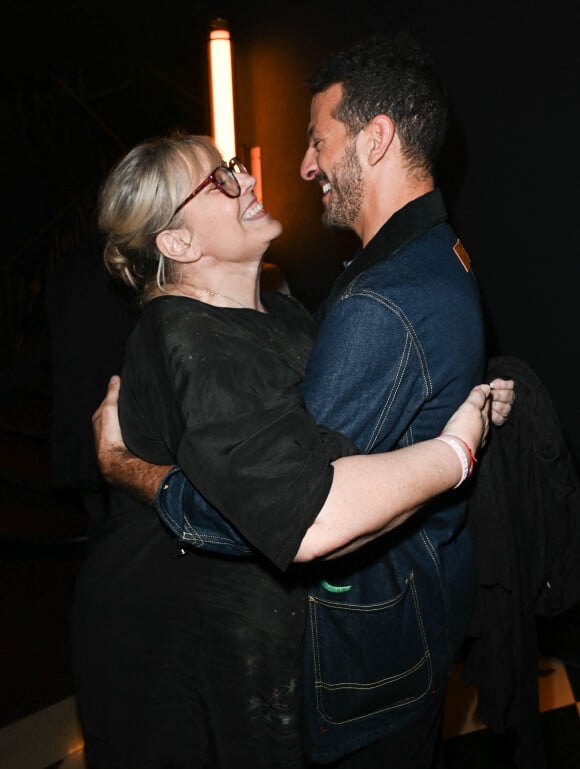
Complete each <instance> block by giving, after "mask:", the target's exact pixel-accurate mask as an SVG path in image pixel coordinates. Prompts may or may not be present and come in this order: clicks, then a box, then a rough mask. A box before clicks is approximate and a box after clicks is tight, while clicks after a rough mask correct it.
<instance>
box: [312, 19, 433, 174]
mask: <svg viewBox="0 0 580 769" xmlns="http://www.w3.org/2000/svg"><path fill="white" fill-rule="evenodd" d="M335 83H342V84H343V90H344V95H343V99H342V101H341V102H340V104H339V105H338V107H337V109H336V112H335V115H334V117H335V118H336V119H337V120H340V121H341V122H342V123H344V124H345V125H346V127H347V130H348V132H349V134H350V135H352V136H354V135H356V134H357V133H358V132H359V131H360V130H361V129H362V128H364V126H365V125H367V123H368V122H369V121H370V120H372V118H374V117H375V116H376V115H389V117H391V118H392V120H393V122H394V124H395V128H396V130H397V133H398V135H399V138H400V140H401V146H402V151H403V153H404V155H405V157H406V159H407V161H408V163H409V167H411V168H417V169H425V170H427V171H429V173H432V172H433V169H434V165H435V161H436V158H437V155H438V153H439V151H440V149H441V146H442V144H443V141H444V138H445V133H446V130H447V120H448V117H447V104H446V96H445V92H444V89H443V85H442V83H441V82H440V80H439V77H438V76H437V73H436V72H435V69H434V67H433V64H432V61H431V59H430V57H429V56H428V54H427V52H426V51H425V50H423V48H422V47H421V45H420V43H419V42H418V41H417V40H416V39H415V38H414V37H412V36H411V35H410V34H409V33H408V32H400V31H399V32H396V33H394V34H392V35H389V34H382V35H373V36H372V37H369V38H366V39H363V40H359V41H358V42H356V43H355V44H354V45H352V46H351V47H350V48H347V49H344V50H342V51H340V52H338V53H337V54H334V55H332V56H330V57H329V58H327V59H326V60H324V61H323V62H322V63H321V64H320V66H319V67H318V69H317V70H316V71H315V72H314V73H313V74H312V75H311V76H310V78H309V79H308V86H309V88H310V91H311V93H312V95H315V94H317V93H320V92H321V91H325V90H326V89H327V88H329V87H330V86H331V85H334V84H335Z"/></svg>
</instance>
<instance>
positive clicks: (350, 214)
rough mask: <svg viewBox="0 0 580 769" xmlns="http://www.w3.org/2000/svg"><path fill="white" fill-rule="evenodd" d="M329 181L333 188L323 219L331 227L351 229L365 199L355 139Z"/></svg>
mask: <svg viewBox="0 0 580 769" xmlns="http://www.w3.org/2000/svg"><path fill="white" fill-rule="evenodd" d="M329 181H330V184H331V186H332V189H331V193H330V197H329V199H328V204H327V206H326V208H325V210H324V212H323V214H322V221H323V223H324V224H326V225H328V226H329V227H339V228H340V229H351V228H352V225H353V224H354V222H355V221H356V219H357V217H358V215H359V213H360V210H361V206H362V200H363V180H362V168H361V164H360V162H359V159H358V157H357V154H356V146H355V142H354V141H352V142H350V144H349V145H348V146H347V148H346V150H345V153H344V159H343V161H342V165H340V166H335V168H334V169H333V172H332V178H329Z"/></svg>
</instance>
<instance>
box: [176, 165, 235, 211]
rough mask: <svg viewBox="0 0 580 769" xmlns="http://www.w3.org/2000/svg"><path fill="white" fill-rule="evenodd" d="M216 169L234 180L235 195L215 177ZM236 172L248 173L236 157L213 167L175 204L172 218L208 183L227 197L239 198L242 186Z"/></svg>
mask: <svg viewBox="0 0 580 769" xmlns="http://www.w3.org/2000/svg"><path fill="white" fill-rule="evenodd" d="M236 168H237V170H234V169H236ZM217 171H225V172H226V174H227V175H228V177H229V178H230V179H231V180H232V181H233V182H235V185H236V187H237V192H236V193H235V195H234V194H232V193H231V192H228V191H227V190H226V188H225V187H224V185H223V184H222V182H220V181H219V179H217V177H216V172H217ZM236 173H239V174H247V173H249V171H248V169H247V168H246V166H245V165H244V164H243V163H242V161H241V160H240V159H239V158H236V157H233V158H231V160H229V161H228V164H227V166H226V165H224V164H223V163H222V164H221V165H219V166H217V167H216V168H214V169H213V171H212V172H211V173H210V174H208V175H207V176H206V177H205V179H203V180H202V181H201V182H200V183H199V184H198V185H197V187H196V188H195V189H194V191H193V192H192V193H191V195H188V196H187V197H186V198H185V200H184V201H183V202H182V203H180V204H179V205H178V206H177V208H176V209H175V211H174V212H173V214H172V216H171V218H172V219H173V217H174V216H175V215H176V214H178V213H179V212H180V211H181V209H182V208H183V207H184V206H186V205H187V204H188V203H189V202H190V201H191V200H193V199H194V197H195V196H196V195H199V193H200V192H201V191H202V190H204V189H205V188H206V187H207V185H208V184H215V186H216V187H217V189H218V190H219V191H220V192H223V194H224V195H225V196H226V197H228V198H239V197H240V195H241V193H242V188H241V187H240V183H239V181H238V180H237V178H236Z"/></svg>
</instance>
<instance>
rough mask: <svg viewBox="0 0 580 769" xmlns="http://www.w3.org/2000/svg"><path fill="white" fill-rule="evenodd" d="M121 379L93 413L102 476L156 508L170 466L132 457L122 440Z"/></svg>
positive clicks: (114, 378)
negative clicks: (160, 488) (119, 407)
mask: <svg viewBox="0 0 580 769" xmlns="http://www.w3.org/2000/svg"><path fill="white" fill-rule="evenodd" d="M120 386H121V379H120V377H118V376H116V375H115V376H112V377H111V379H110V380H109V385H108V387H107V393H106V395H105V398H104V400H103V401H102V403H101V405H100V406H99V408H98V409H97V410H96V411H95V413H94V414H93V433H94V437H95V449H96V451H97V458H98V460H99V469H100V471H101V475H102V476H103V478H104V479H105V480H106V481H107V483H110V484H111V485H112V486H123V487H124V488H126V489H129V490H130V491H132V492H133V493H134V494H135V495H136V496H138V497H139V498H140V499H142V500H144V501H145V502H147V503H148V504H150V505H152V506H153V507H154V506H155V503H156V499H157V491H158V489H159V487H160V485H161V483H162V481H163V479H164V478H165V476H166V475H167V473H168V472H169V471H170V470H171V468H172V466H171V465H152V464H151V463H150V462H146V461H145V460H144V459H140V458H139V457H136V456H135V455H134V454H132V453H131V452H130V451H129V450H128V449H127V447H126V446H125V443H124V441H123V435H122V433H121V426H120V424H119V417H118V413H117V407H118V403H119V388H120Z"/></svg>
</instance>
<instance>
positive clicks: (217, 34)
mask: <svg viewBox="0 0 580 769" xmlns="http://www.w3.org/2000/svg"><path fill="white" fill-rule="evenodd" d="M209 70H210V90H211V119H212V134H213V140H214V142H215V144H216V146H217V148H218V149H219V151H220V152H221V154H222V156H223V158H224V159H225V160H229V159H230V158H233V157H234V156H235V155H236V132H235V124H234V89H233V76H232V47H231V40H230V32H229V29H228V28H227V23H226V22H224V21H222V20H221V19H220V20H218V21H215V22H213V29H212V30H211V32H210V35H209Z"/></svg>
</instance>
